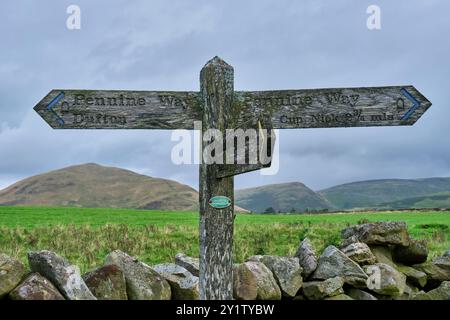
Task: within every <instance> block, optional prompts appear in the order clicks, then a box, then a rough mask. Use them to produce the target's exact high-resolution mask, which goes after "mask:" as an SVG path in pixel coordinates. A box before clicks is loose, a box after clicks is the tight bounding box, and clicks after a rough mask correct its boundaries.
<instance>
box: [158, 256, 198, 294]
mask: <svg viewBox="0 0 450 320" xmlns="http://www.w3.org/2000/svg"><path fill="white" fill-rule="evenodd" d="M153 270H155V271H156V272H158V273H159V274H160V275H161V276H163V277H164V278H165V279H166V280H167V282H169V284H170V288H171V289H172V299H174V300H198V299H199V298H200V292H199V284H198V277H196V276H194V275H193V274H192V273H190V272H189V271H188V270H186V269H185V268H183V267H181V266H179V265H176V264H174V263H162V264H158V265H156V266H153Z"/></svg>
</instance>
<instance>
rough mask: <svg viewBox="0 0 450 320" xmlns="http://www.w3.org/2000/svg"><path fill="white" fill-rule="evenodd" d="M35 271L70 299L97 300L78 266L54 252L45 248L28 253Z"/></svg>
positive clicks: (32, 268) (29, 261) (31, 266)
mask: <svg viewBox="0 0 450 320" xmlns="http://www.w3.org/2000/svg"><path fill="white" fill-rule="evenodd" d="M28 263H29V265H30V268H31V270H32V271H33V272H38V273H39V274H41V275H42V276H44V277H45V278H47V279H48V280H50V281H51V282H52V283H53V284H54V285H55V286H56V287H57V288H58V290H59V291H60V292H61V293H62V294H63V295H64V297H65V298H66V299H68V300H97V299H96V298H95V296H94V295H93V294H92V292H91V291H90V290H89V288H88V287H87V285H86V283H85V282H84V280H83V278H82V277H81V274H80V269H79V268H78V267H77V266H74V265H71V264H70V263H69V261H67V260H66V259H64V258H63V257H61V256H59V255H57V254H56V253H54V252H51V251H47V250H43V251H38V252H29V253H28Z"/></svg>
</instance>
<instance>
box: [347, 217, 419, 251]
mask: <svg viewBox="0 0 450 320" xmlns="http://www.w3.org/2000/svg"><path fill="white" fill-rule="evenodd" d="M341 235H342V238H343V239H347V238H350V237H354V238H356V239H358V242H364V243H366V244H374V245H389V244H393V245H403V246H407V245H408V244H409V240H410V239H409V235H408V230H407V227H406V223H404V222H372V223H365V224H360V225H356V226H352V227H349V228H346V229H344V230H342V233H341Z"/></svg>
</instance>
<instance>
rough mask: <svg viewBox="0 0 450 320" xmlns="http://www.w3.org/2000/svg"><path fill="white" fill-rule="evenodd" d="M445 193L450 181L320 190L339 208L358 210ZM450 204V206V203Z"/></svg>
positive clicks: (407, 181) (348, 185) (387, 181)
mask: <svg viewBox="0 0 450 320" xmlns="http://www.w3.org/2000/svg"><path fill="white" fill-rule="evenodd" d="M442 192H450V178H425V179H380V180H368V181H359V182H352V183H346V184H342V185H338V186H334V187H331V188H327V189H324V190H321V191H319V194H321V195H322V196H324V197H325V198H326V199H328V201H330V202H331V203H332V204H333V205H334V206H335V207H336V208H338V209H354V208H376V207H380V206H381V207H386V208H389V205H388V204H389V203H394V202H398V201H401V200H404V199H408V198H414V197H424V196H429V195H434V194H437V193H442ZM448 204H449V206H450V202H449V203H448ZM398 205H399V203H398V204H397V205H396V206H398ZM430 205H432V204H430ZM441 205H442V204H441ZM436 207H440V206H436Z"/></svg>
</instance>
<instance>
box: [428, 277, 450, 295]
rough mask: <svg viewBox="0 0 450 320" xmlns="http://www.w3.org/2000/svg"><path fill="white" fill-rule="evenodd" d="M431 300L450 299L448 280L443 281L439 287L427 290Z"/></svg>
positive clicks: (449, 283) (449, 282)
mask: <svg viewBox="0 0 450 320" xmlns="http://www.w3.org/2000/svg"><path fill="white" fill-rule="evenodd" d="M427 293H428V295H429V296H430V298H431V300H450V281H444V282H442V283H441V285H440V286H439V287H437V288H436V289H433V290H431V291H428V292H427Z"/></svg>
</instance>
